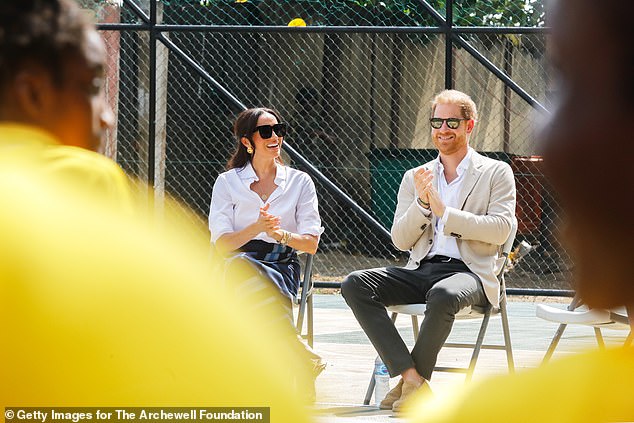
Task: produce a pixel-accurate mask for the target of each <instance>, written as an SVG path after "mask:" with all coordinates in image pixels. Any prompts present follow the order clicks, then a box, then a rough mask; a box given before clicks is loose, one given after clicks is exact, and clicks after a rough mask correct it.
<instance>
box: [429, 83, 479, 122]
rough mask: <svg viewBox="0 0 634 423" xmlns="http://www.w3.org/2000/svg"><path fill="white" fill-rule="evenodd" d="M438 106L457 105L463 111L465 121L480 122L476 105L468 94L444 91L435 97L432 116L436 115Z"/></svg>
mask: <svg viewBox="0 0 634 423" xmlns="http://www.w3.org/2000/svg"><path fill="white" fill-rule="evenodd" d="M438 104H456V105H458V106H460V110H462V117H463V118H465V119H473V120H478V110H477V108H476V105H475V103H474V102H473V100H471V97H469V96H468V95H467V94H465V93H463V92H462V91H458V90H444V91H441V92H440V93H438V94H437V95H436V97H434V99H433V100H432V102H431V114H432V116H433V115H434V112H435V111H436V106H437V105H438Z"/></svg>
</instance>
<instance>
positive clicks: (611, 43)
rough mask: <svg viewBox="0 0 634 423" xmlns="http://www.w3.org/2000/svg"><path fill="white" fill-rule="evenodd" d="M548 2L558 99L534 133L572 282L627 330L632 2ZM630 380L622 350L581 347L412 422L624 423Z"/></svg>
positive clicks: (474, 389)
mask: <svg viewBox="0 0 634 423" xmlns="http://www.w3.org/2000/svg"><path fill="white" fill-rule="evenodd" d="M553 4H554V8H553V9H551V10H549V13H548V14H547V19H548V21H549V26H551V28H552V31H551V34H552V35H551V37H550V40H549V54H550V56H551V57H552V62H553V64H554V66H555V72H556V74H557V76H558V85H557V90H558V93H559V101H558V107H557V109H556V110H555V111H554V113H553V114H552V117H551V119H550V123H549V124H548V126H547V128H546V130H545V131H544V134H543V135H542V138H543V144H544V152H543V156H544V163H545V164H546V170H547V173H548V176H549V179H550V182H551V183H552V185H553V187H554V189H555V190H556V191H557V193H558V197H559V200H560V202H561V206H562V209H563V211H564V215H565V216H566V218H567V229H566V230H565V231H564V233H565V235H566V237H565V241H566V245H567V246H568V247H569V248H570V251H571V253H572V255H573V257H574V259H575V268H574V282H575V287H576V289H577V292H578V294H579V295H580V296H581V298H582V299H583V301H584V302H585V303H586V304H588V305H589V306H590V307H599V308H612V307H617V306H622V305H625V306H626V307H627V309H628V314H629V316H630V326H632V327H634V325H632V323H633V321H632V316H634V284H633V283H632V264H631V263H632V246H631V244H632V239H634V226H633V225H632V224H631V223H630V221H631V219H632V216H633V215H634V202H632V201H631V200H630V199H629V198H628V197H629V196H630V194H631V193H632V192H633V191H634V173H633V172H632V171H631V170H630V169H631V167H632V152H633V150H632V145H634V135H633V133H632V131H630V130H629V128H628V127H627V124H625V126H624V123H626V122H630V121H631V117H632V115H633V114H634V104H633V103H632V98H634V80H633V79H632V75H633V74H634V45H632V43H631V40H630V39H629V37H628V36H627V35H628V34H629V28H631V23H630V21H631V16H632V14H633V13H634V2H631V1H630V0H610V1H607V2H600V3H599V2H596V1H594V0H558V1H556V2H553ZM588 28H592V31H588ZM588 52H592V55H591V57H589V56H588ZM633 380H634V350H633V349H632V348H631V347H630V348H615V349H606V350H597V351H590V352H587V353H582V354H575V355H573V356H570V357H565V358H561V359H559V360H552V361H550V362H549V363H548V364H547V365H545V366H542V367H540V368H538V369H533V370H530V371H525V372H524V373H517V374H515V375H505V376H500V377H497V378H494V379H491V380H484V381H482V382H481V383H479V384H474V385H472V386H469V387H467V389H463V390H460V391H458V392H456V391H454V392H453V393H452V396H451V398H434V399H433V400H432V401H431V402H428V401H421V403H420V404H418V405H417V406H415V407H414V408H413V409H412V413H413V417H414V418H413V420H414V421H420V422H425V423H430V422H434V423H436V422H464V421H469V422H474V423H476V422H489V421H491V420H492V419H495V420H499V421H513V422H553V423H555V422H557V423H565V422H570V423H572V422H625V421H628V422H631V421H634V406H632V381H633Z"/></svg>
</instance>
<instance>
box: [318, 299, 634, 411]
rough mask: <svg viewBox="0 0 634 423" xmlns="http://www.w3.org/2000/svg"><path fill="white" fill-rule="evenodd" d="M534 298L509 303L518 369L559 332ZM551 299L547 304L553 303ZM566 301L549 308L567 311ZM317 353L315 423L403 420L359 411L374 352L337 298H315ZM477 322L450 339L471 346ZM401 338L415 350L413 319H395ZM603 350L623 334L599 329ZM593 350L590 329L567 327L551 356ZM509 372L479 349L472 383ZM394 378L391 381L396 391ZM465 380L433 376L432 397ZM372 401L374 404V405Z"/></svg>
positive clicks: (455, 355)
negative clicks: (320, 364) (538, 312)
mask: <svg viewBox="0 0 634 423" xmlns="http://www.w3.org/2000/svg"><path fill="white" fill-rule="evenodd" d="M532 300H533V299H514V298H513V297H510V298H509V304H508V311H509V325H510V330H511V340H512V344H513V354H514V358H515V360H514V361H515V366H516V368H517V369H522V368H530V367H535V366H537V365H538V364H539V363H540V362H541V360H542V358H543V356H544V354H545V352H546V350H547V348H548V345H549V344H550V341H551V339H552V337H553V334H554V333H555V330H556V329H557V326H558V325H557V324H556V323H552V322H548V321H545V320H542V319H539V318H537V317H536V316H535V308H536V306H537V304H539V302H534V301H532ZM551 301H552V300H549V302H551ZM568 302H569V299H561V302H560V303H555V304H552V303H551V304H549V305H551V306H555V307H560V308H562V309H563V308H565V307H566V305H567V303H568ZM314 303H315V305H314V310H315V323H314V330H315V350H316V351H317V352H318V353H319V354H321V355H322V357H323V358H324V359H325V360H326V361H327V363H328V365H327V367H326V369H325V370H324V372H323V373H322V374H321V375H320V376H319V378H318V379H317V383H316V392H317V397H316V398H317V400H316V404H315V411H316V415H317V418H316V419H317V421H318V422H319V423H329V422H337V423H345V422H365V421H378V422H381V421H382V422H390V423H398V422H401V421H404V420H403V419H401V418H398V417H396V416H394V415H393V413H392V412H391V411H382V410H379V409H378V408H377V407H375V406H363V398H364V396H365V392H366V389H367V386H368V383H369V381H370V377H371V373H372V369H373V366H374V359H375V357H376V352H375V351H374V348H373V347H372V345H371V344H370V342H369V340H368V338H367V337H366V336H365V334H364V333H363V331H362V330H361V328H360V326H359V324H358V323H357V321H356V320H355V318H354V316H353V315H352V312H351V311H350V309H349V308H348V306H347V305H346V303H345V301H344V300H343V298H342V297H341V295H338V294H316V295H315V298H314ZM480 323H481V320H479V319H476V320H468V321H457V322H456V323H455V325H454V329H453V330H452V333H451V335H450V340H456V339H462V340H463V342H464V340H467V341H469V342H471V341H472V340H474V339H475V334H476V333H477V330H478V328H479V325H480ZM396 324H397V327H398V328H399V331H400V332H401V334H402V336H403V339H404V340H405V342H406V343H407V344H408V345H410V346H411V345H413V335H412V329H411V320H410V318H409V316H399V319H398V320H397V322H396ZM603 336H604V340H605V342H606V344H607V345H618V344H620V343H622V342H623V341H624V340H625V337H626V336H627V331H625V330H613V329H604V330H603ZM485 342H486V343H501V342H502V327H501V320H500V319H499V318H492V319H491V322H490V323H489V329H488V331H487V336H486V338H485ZM594 346H596V340H595V338H594V331H593V329H592V328H591V327H588V326H580V325H576V326H569V327H568V328H567V329H566V332H565V333H564V336H563V338H562V340H561V342H560V344H559V346H558V347H557V350H556V351H555V355H554V357H555V358H556V357H557V356H561V355H564V354H569V353H572V352H574V351H576V350H579V349H584V348H591V347H594ZM469 356H470V352H469V351H466V350H465V351H463V350H459V349H453V348H451V349H449V348H447V349H443V350H442V351H441V353H440V355H439V360H438V364H439V365H450V366H451V365H456V364H458V365H459V366H462V365H463V363H467V362H468V360H469ZM505 372H507V365H506V357H505V353H504V351H491V350H483V351H482V353H481V354H480V358H479V360H478V364H477V366H476V371H475V374H474V380H477V379H479V378H482V377H485V376H487V375H490V374H496V373H505ZM397 381H398V379H396V378H394V379H392V380H391V381H390V386H391V387H393V386H395V384H396V382H397ZM463 381H464V375H460V374H450V373H439V372H436V373H435V374H434V376H433V378H432V381H431V387H432V390H433V391H434V392H442V391H445V390H448V389H451V388H452V387H454V386H456V385H460V384H462V383H463ZM373 401H374V399H373V400H372V403H373Z"/></svg>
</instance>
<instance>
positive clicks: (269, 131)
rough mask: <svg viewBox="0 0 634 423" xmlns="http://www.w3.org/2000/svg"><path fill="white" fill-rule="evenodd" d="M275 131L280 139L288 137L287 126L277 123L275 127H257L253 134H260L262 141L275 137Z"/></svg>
mask: <svg viewBox="0 0 634 423" xmlns="http://www.w3.org/2000/svg"><path fill="white" fill-rule="evenodd" d="M273 131H275V133H276V134H277V136H278V137H283V136H284V135H286V124H285V123H276V124H275V125H260V126H256V127H255V130H254V131H253V132H254V133H255V132H259V133H260V136H261V137H262V139H265V140H267V139H269V138H271V137H272V136H273Z"/></svg>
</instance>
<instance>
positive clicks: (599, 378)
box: [408, 348, 634, 423]
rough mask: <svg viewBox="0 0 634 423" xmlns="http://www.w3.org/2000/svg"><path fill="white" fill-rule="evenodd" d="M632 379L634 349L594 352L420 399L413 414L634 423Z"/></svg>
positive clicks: (427, 418)
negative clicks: (633, 422)
mask: <svg viewBox="0 0 634 423" xmlns="http://www.w3.org/2000/svg"><path fill="white" fill-rule="evenodd" d="M633 383H634V348H617V349H610V350H600V351H592V352H585V353H580V354H575V355H572V356H568V357H562V358H559V359H558V360H553V361H551V362H549V363H548V364H547V365H544V366H542V367H539V368H537V369H530V370H523V371H520V372H518V373H515V374H512V375H504V376H498V377H493V378H490V379H485V380H482V381H479V382H476V383H472V384H471V385H466V386H465V387H464V388H462V389H459V390H457V391H456V390H453V391H452V392H451V393H447V394H446V395H444V396H434V397H432V398H431V399H429V400H425V399H422V398H421V399H417V398H415V399H413V401H412V403H411V404H410V407H411V408H410V409H409V413H408V415H409V421H413V422H421V423H422V422H425V423H440V422H443V423H446V422H469V423H479V422H482V423H484V422H486V423H489V422H491V421H500V422H517V423H521V422H536V423H537V422H538V423H550V422H552V423H565V422H570V423H573V422H574V423H579V422H632V421H634V401H633V400H632V398H633V390H632V385H633Z"/></svg>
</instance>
